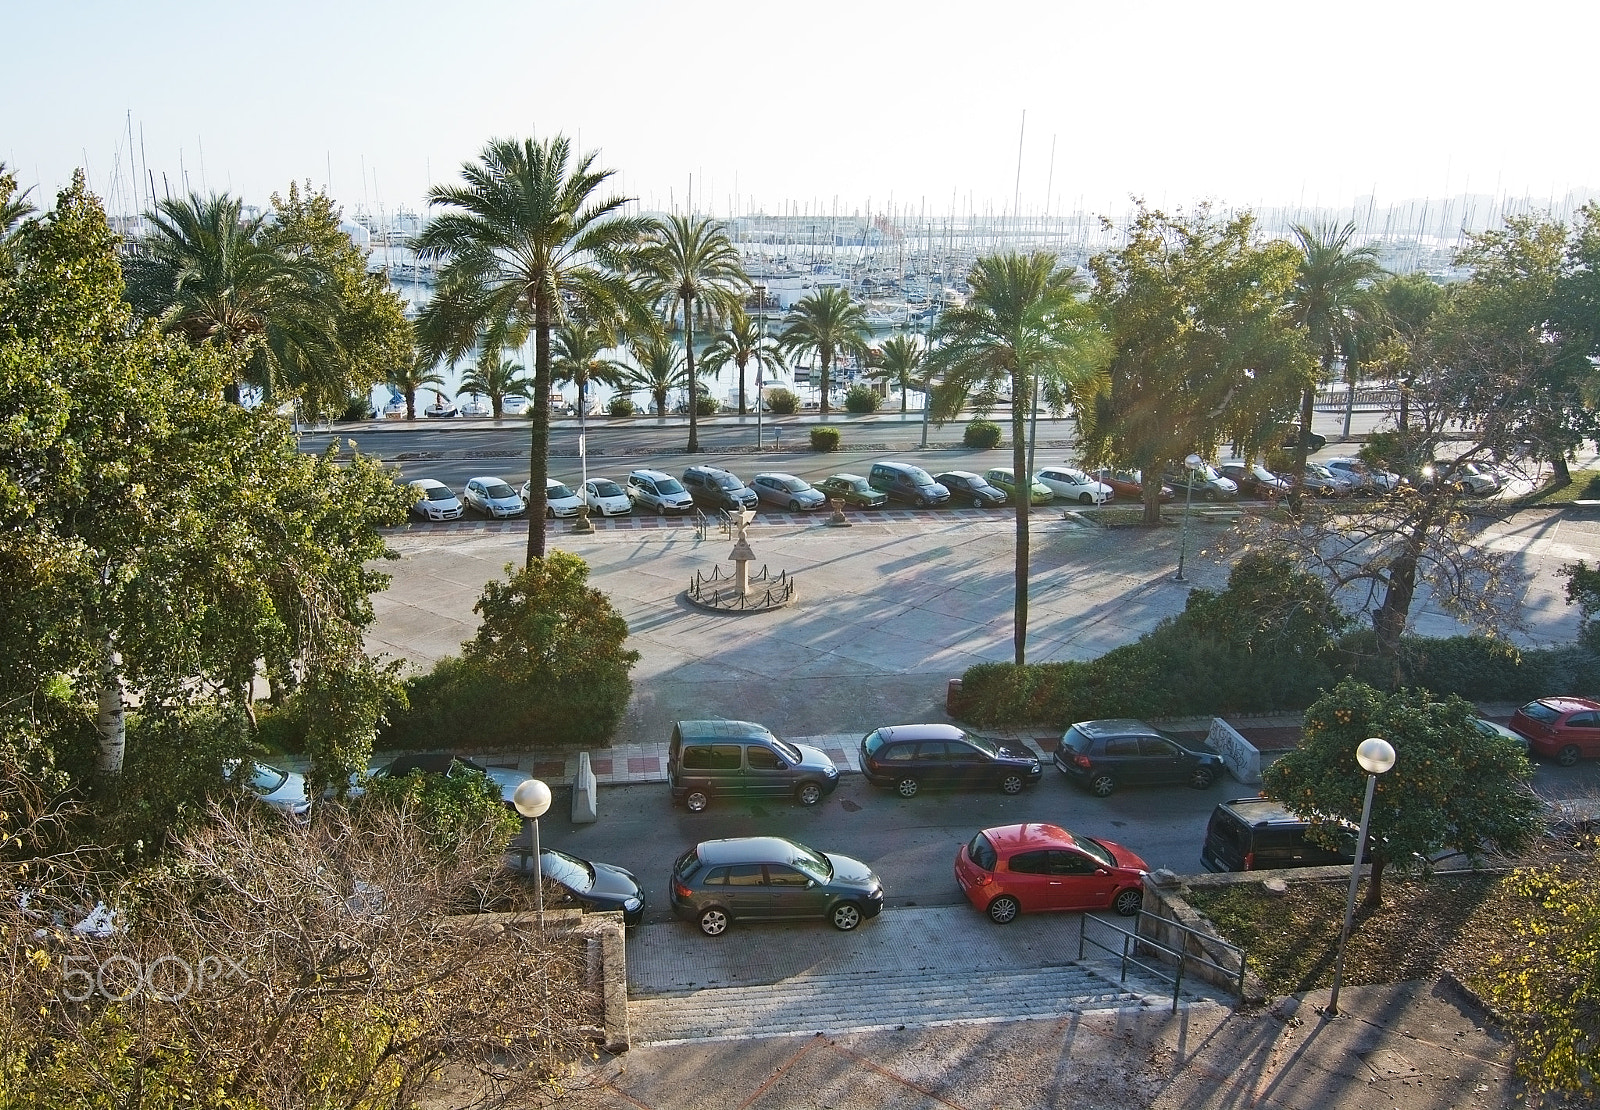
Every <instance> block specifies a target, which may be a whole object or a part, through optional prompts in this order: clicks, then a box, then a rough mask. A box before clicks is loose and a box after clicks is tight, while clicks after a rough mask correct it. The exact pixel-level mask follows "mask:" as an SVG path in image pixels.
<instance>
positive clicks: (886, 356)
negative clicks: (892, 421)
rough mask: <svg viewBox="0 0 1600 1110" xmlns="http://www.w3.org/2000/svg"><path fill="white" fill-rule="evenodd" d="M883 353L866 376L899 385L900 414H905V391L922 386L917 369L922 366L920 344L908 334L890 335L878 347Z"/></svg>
mask: <svg viewBox="0 0 1600 1110" xmlns="http://www.w3.org/2000/svg"><path fill="white" fill-rule="evenodd" d="M879 350H881V351H882V352H883V353H882V355H880V356H879V357H878V359H877V360H876V362H875V363H874V365H873V368H872V371H871V373H869V374H868V375H867V376H868V377H870V378H872V379H873V380H874V381H880V382H893V383H895V384H896V385H898V386H899V387H900V415H901V416H904V415H905V414H906V393H907V392H908V391H909V390H911V389H914V388H915V389H920V388H922V382H920V381H919V380H918V378H917V370H918V369H919V368H920V367H921V366H922V344H920V343H918V342H917V341H916V339H915V338H914V337H912V336H909V335H891V336H890V337H889V338H888V339H885V340H884V341H883V345H882V346H881V347H880V348H879Z"/></svg>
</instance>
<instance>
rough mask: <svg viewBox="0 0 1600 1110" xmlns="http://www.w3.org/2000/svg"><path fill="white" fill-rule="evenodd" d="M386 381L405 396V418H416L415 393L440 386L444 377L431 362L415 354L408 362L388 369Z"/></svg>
mask: <svg viewBox="0 0 1600 1110" xmlns="http://www.w3.org/2000/svg"><path fill="white" fill-rule="evenodd" d="M388 382H389V384H390V385H392V386H394V387H395V388H396V389H398V390H399V391H400V392H401V393H403V394H405V398H406V419H407V420H415V419H416V418H417V394H418V393H419V392H420V391H421V390H423V389H426V388H427V387H428V386H430V385H431V386H442V385H444V379H443V378H441V377H440V376H439V375H438V373H437V372H436V371H435V370H434V369H433V362H432V360H431V359H428V358H427V357H425V356H424V355H422V354H420V353H419V354H417V356H416V357H415V358H413V359H412V360H411V361H410V362H408V363H406V364H404V365H402V366H397V367H395V368H394V369H393V370H390V371H389V376H388Z"/></svg>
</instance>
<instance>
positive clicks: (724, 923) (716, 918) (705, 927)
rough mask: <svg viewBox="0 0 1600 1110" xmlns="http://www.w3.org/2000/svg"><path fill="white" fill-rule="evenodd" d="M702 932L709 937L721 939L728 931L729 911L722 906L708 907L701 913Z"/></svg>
mask: <svg viewBox="0 0 1600 1110" xmlns="http://www.w3.org/2000/svg"><path fill="white" fill-rule="evenodd" d="M700 931H701V932H702V933H704V934H705V935H706V936H708V937H720V936H721V935H722V934H723V933H726V932H727V931H728V911H727V910H725V909H723V908H722V907H721V906H707V907H706V908H705V909H703V910H701V911H700Z"/></svg>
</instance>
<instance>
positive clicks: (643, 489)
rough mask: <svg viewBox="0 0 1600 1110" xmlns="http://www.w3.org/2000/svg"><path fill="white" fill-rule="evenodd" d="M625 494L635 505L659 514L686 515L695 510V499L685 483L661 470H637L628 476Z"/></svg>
mask: <svg viewBox="0 0 1600 1110" xmlns="http://www.w3.org/2000/svg"><path fill="white" fill-rule="evenodd" d="M624 492H625V493H626V494H627V495H628V499H629V500H630V501H632V502H633V503H634V504H635V505H643V506H644V507H645V508H647V509H654V510H655V511H656V512H658V513H686V512H688V511H689V510H690V509H693V508H694V498H693V497H691V496H689V491H688V490H686V489H684V488H683V483H682V482H680V481H678V479H676V478H674V477H673V476H672V475H670V474H663V473H662V472H661V471H659V470H635V471H634V472H633V473H631V474H629V475H628V484H627V488H626V490H624Z"/></svg>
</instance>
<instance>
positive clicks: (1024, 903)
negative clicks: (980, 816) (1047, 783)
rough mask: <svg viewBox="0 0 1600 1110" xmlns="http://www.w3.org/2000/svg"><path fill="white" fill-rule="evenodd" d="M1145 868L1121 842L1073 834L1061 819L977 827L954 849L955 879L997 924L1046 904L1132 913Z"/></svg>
mask: <svg viewBox="0 0 1600 1110" xmlns="http://www.w3.org/2000/svg"><path fill="white" fill-rule="evenodd" d="M1149 870H1150V867H1149V865H1148V864H1147V863H1145V862H1144V860H1142V859H1140V858H1139V857H1138V856H1137V855H1135V854H1134V853H1133V852H1131V851H1129V850H1128V849H1127V848H1124V847H1123V846H1122V845H1120V844H1117V843H1115V842H1114V841H1110V840H1094V839H1091V838H1090V837H1087V836H1074V835H1073V834H1072V833H1070V832H1068V831H1067V830H1066V829H1064V828H1062V827H1061V826H1060V825H1046V824H1027V825H1001V826H1000V827H998V828H993V829H984V830H983V831H982V832H980V833H978V834H977V835H976V836H974V837H973V838H972V839H971V840H970V841H968V842H967V843H966V844H963V845H962V846H961V847H960V849H958V850H957V852H956V882H957V883H959V884H960V885H961V890H962V892H963V893H964V894H966V896H967V901H969V902H971V903H972V904H973V905H974V906H976V907H977V908H978V909H980V910H982V911H983V912H984V913H986V914H988V915H989V920H990V921H993V922H994V923H995V924H997V925H1007V924H1010V923H1011V922H1013V921H1015V920H1016V919H1017V915H1018V914H1023V913H1039V912H1042V911H1049V910H1103V909H1106V908H1108V907H1109V908H1112V909H1115V910H1116V911H1117V912H1118V913H1120V914H1122V915H1123V916H1124V917H1132V916H1133V915H1134V914H1136V913H1138V912H1139V907H1140V906H1141V905H1143V904H1144V877H1145V874H1146V872H1148V871H1149Z"/></svg>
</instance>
